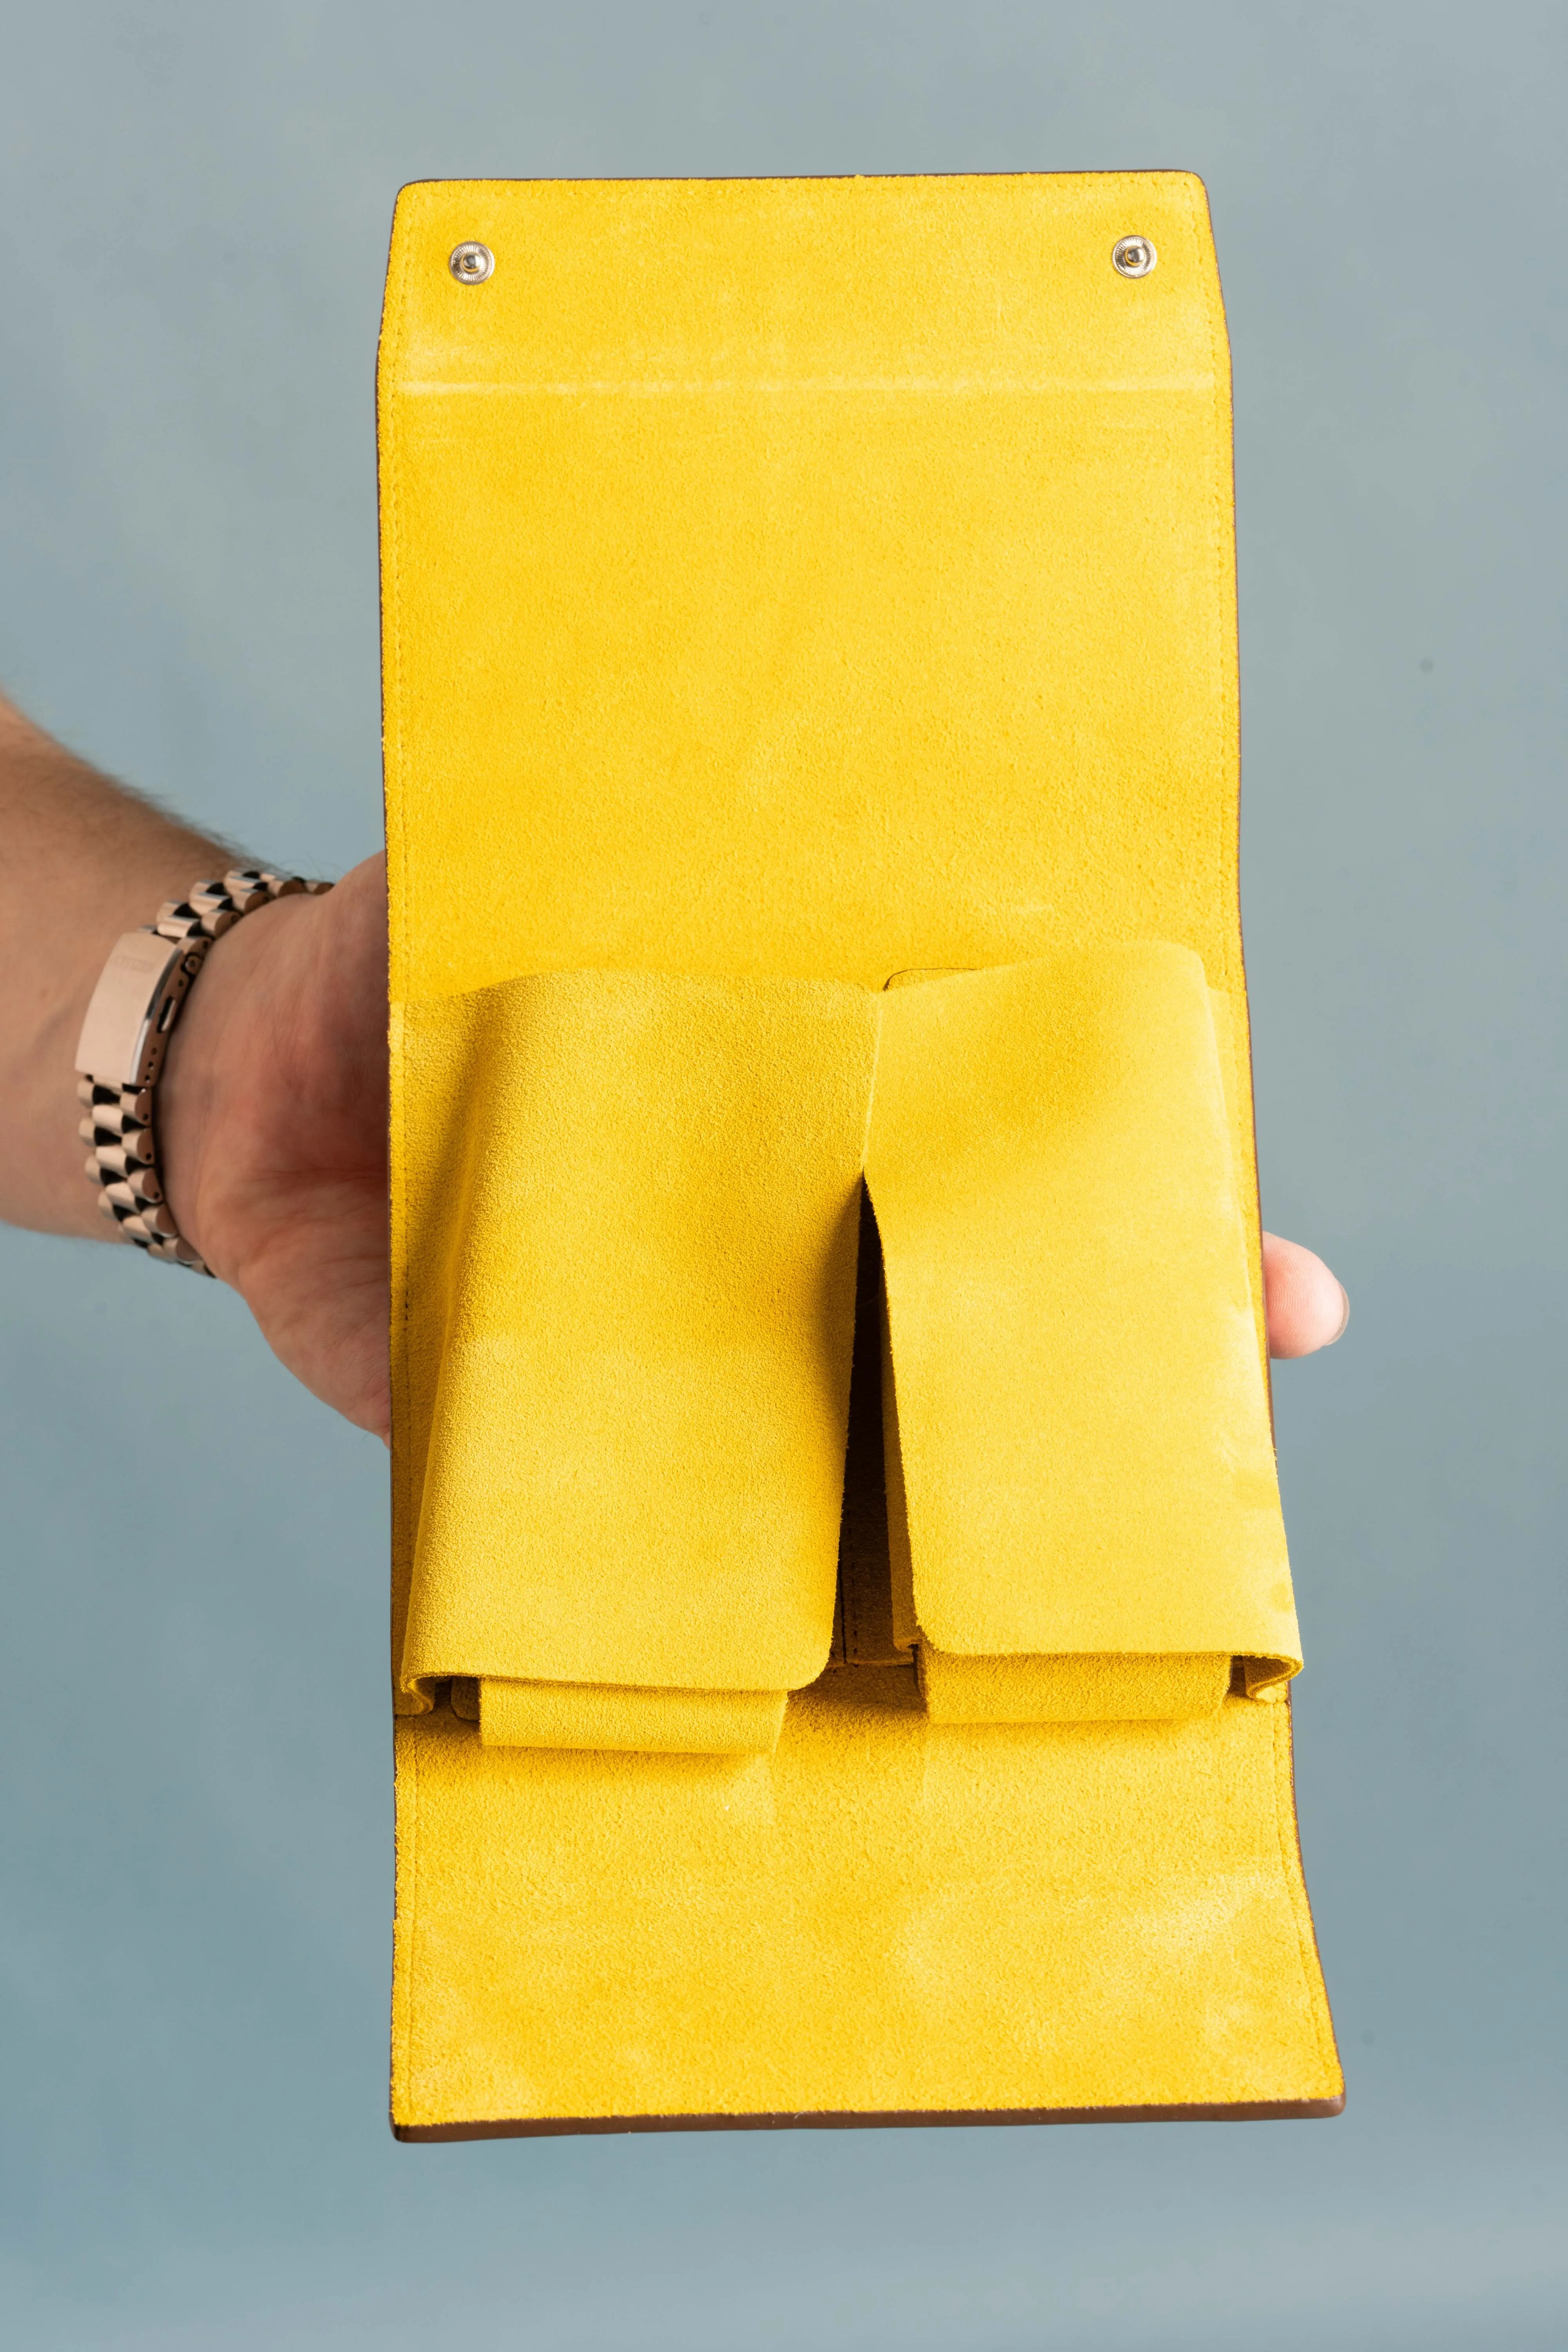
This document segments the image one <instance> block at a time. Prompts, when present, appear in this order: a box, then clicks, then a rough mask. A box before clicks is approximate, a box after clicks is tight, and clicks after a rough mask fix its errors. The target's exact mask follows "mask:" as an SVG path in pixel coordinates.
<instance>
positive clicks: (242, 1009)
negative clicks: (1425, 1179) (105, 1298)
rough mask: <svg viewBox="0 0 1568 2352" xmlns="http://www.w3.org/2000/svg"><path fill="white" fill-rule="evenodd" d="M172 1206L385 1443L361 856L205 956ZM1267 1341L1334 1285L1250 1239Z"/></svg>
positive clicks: (169, 1090) (379, 1215)
mask: <svg viewBox="0 0 1568 2352" xmlns="http://www.w3.org/2000/svg"><path fill="white" fill-rule="evenodd" d="M160 1094H161V1097H162V1103H161V1115H162V1121H163V1135H162V1145H163V1172H164V1181H165V1182H166V1183H167V1185H168V1188H169V1206H170V1208H171V1209H172V1210H173V1212H174V1219H175V1222H176V1223H178V1225H179V1227H180V1230H181V1232H182V1233H183V1234H185V1235H186V1236H187V1238H188V1239H189V1240H190V1241H191V1242H193V1243H194V1244H195V1247H196V1248H197V1249H199V1250H200V1252H201V1254H202V1255H203V1256H204V1257H205V1260H206V1262H207V1264H208V1265H210V1266H211V1267H212V1269H213V1272H214V1273H215V1274H216V1275H218V1276H221V1277H222V1279H223V1280H224V1281H226V1282H229V1283H232V1284H233V1286H234V1287H235V1288H236V1289H237V1291H239V1293H240V1294H241V1296H242V1297H244V1298H245V1300H246V1302H247V1305H248V1306H249V1307H250V1309H251V1311H252V1313H253V1314H254V1315H255V1317H256V1319H257V1321H258V1324H259V1325H260V1326H261V1328H262V1331H263V1333H264V1334H265V1336H266V1338H267V1339H268V1342H269V1343H270V1345H271V1347H272V1348H273V1349H274V1350H275V1351H276V1353H277V1354H278V1355H279V1357H280V1358H281V1360H282V1361H283V1362H284V1363H285V1364H287V1366H288V1367H289V1370H290V1371H291V1372H294V1373H296V1374H297V1375H298V1377H299V1378H300V1380H301V1381H304V1383H305V1386H306V1387H307V1388H308V1389H310V1391H311V1392H312V1394H313V1395H316V1396H319V1397H321V1399H322V1400H323V1401H324V1402H326V1403H328V1404H330V1405H334V1406H335V1407H336V1408H337V1410H338V1412H342V1413H344V1414H346V1415H347V1417H348V1419H349V1420H350V1421H352V1422H353V1423H356V1424H357V1425H358V1426H359V1427H360V1428H361V1429H368V1430H373V1431H374V1433H375V1434H376V1435H377V1436H379V1437H381V1438H385V1437H386V1436H387V1433H388V1430H389V1427H390V1405H389V1398H388V1383H387V1312H388V1310H387V1257H386V875H385V862H384V859H382V858H379V857H372V858H367V859H366V860H365V862H364V864H363V866H355V867H354V868H353V872H352V873H350V874H347V875H345V876H344V877H343V879H342V881H341V882H340V883H339V884H338V886H337V888H336V889H335V890H332V891H330V892H329V893H328V894H327V895H326V896H325V897H324V898H285V899H280V900H279V902H278V904H277V905H276V906H272V907H268V908H261V909H260V910H258V912H257V913H256V914H254V915H250V916H247V918H246V919H245V920H244V921H243V922H241V923H238V924H237V925H236V926H235V928H234V929H233V930H232V931H229V932H227V933H226V935H225V937H224V938H223V939H222V940H219V941H218V943H217V944H216V947H215V948H213V950H211V951H210V953H209V955H208V957H207V961H206V965H205V969H204V971H203V972H202V976H201V980H200V982H199V983H198V985H197V986H196V987H195V989H194V990H193V991H192V992H191V1001H190V1005H189V1008H188V1010H187V1011H186V1013H185V1014H184V1018H183V1019H182V1021H181V1023H180V1025H179V1027H178V1028H177V1029H176V1030H175V1032H174V1039H173V1041H172V1043H171V1045H170V1050H169V1062H168V1068H167V1071H166V1073H165V1075H164V1076H163V1081H162V1084H161V1087H160ZM1263 1273H1264V1283H1265V1288H1266V1294H1267V1298H1268V1347H1269V1352H1270V1354H1271V1355H1275V1356H1307V1355H1310V1354H1311V1353H1312V1352H1313V1350H1314V1349H1318V1348H1323V1347H1327V1346H1329V1345H1331V1342H1332V1341H1333V1340H1335V1339H1338V1338H1339V1336H1340V1334H1341V1332H1342V1330H1343V1328H1344V1326H1345V1322H1346V1320H1347V1318H1348V1316H1349V1313H1350V1308H1349V1305H1348V1302H1347V1300H1346V1298H1345V1294H1344V1292H1343V1290H1342V1288H1341V1286H1340V1285H1339V1284H1338V1282H1336V1281H1335V1279H1334V1277H1333V1276H1332V1275H1331V1273H1330V1271H1329V1269H1328V1267H1327V1266H1326V1265H1324V1264H1323V1262H1322V1260H1321V1258H1319V1257H1314V1256H1313V1255H1312V1253H1311V1251H1310V1250H1306V1249H1302V1248H1300V1246H1299V1245H1298V1244H1296V1243H1295V1242H1286V1241H1280V1240H1279V1239H1278V1237H1277V1236H1276V1235H1275V1234H1265V1235H1264V1236H1263Z"/></svg>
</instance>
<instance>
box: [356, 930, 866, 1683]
mask: <svg viewBox="0 0 1568 2352" xmlns="http://www.w3.org/2000/svg"><path fill="white" fill-rule="evenodd" d="M876 1012H877V1007H876V1003H875V1000H873V999H872V998H871V997H869V996H868V994H867V992H865V990H863V989H858V988H845V987H837V988H835V987H828V986H825V985H823V984H822V983H820V982H792V981H755V980H752V981H741V982H715V981H710V980H689V979H679V978H674V979H671V978H660V977H654V976H649V975H645V974H641V973H620V972H597V973H596V972H584V973H551V974H545V975H543V976H542V977H539V978H531V979H522V980H518V981H514V982H510V983H508V984H506V985H502V986H497V987H494V988H490V989H486V990H482V991H479V992H476V993H475V994H474V995H472V996H465V997H461V998H457V999H448V1000H447V1001H445V1002H438V1003H435V1004H426V1005H421V1006H418V1007H416V1008H413V1009H411V1010H410V1011H409V1013H407V1014H406V1016H405V1018H406V1020H407V1024H408V1032H409V1033H410V1050H411V1052H413V1053H415V1054H416V1055H418V1057H419V1066H420V1067H421V1068H422V1069H424V1068H427V1067H430V1066H438V1071H439V1086H438V1089H437V1090H433V1100H432V1110H433V1111H434V1109H435V1108H436V1104H437V1100H438V1102H439V1104H440V1105H441V1106H444V1107H446V1108H447V1119H448V1120H449V1124H446V1123H441V1122H439V1121H438V1120H437V1118H435V1117H434V1116H432V1117H430V1118H426V1119H425V1120H423V1121H422V1122H421V1125H420V1128H419V1129H418V1131H417V1135H416V1137H414V1138H411V1140H410V1148H409V1150H408V1154H407V1158H406V1160H405V1168H404V1175H405V1182H406V1184H407V1186H408V1199H409V1237H410V1245H411V1255H410V1262H409V1267H408V1273H407V1286H408V1297H409V1299H410V1302H411V1307H412V1309H413V1313H414V1318H415V1319H416V1322H418V1323H419V1324H420V1325H421V1326H422V1327H423V1328H425V1330H426V1332H427V1333H429V1334H430V1345H431V1365H430V1369H431V1375H432V1377H431V1378H430V1380H429V1382H428V1389H429V1402H428V1406H427V1414H428V1419H427V1423H426V1428H427V1434H426V1437H425V1443H424V1454H425V1461H424V1470H423V1480H422V1492H421V1495H420V1499H419V1505H418V1538H417V1544H416V1554H415V1560H414V1573H413V1578H412V1583H411V1593H410V1605H409V1609H408V1613H407V1619H406V1624H405V1633H404V1644H403V1672H402V1681H403V1685H404V1689H405V1694H408V1695H416V1694H417V1693H418V1692H419V1690H420V1688H421V1686H422V1685H428V1684H429V1683H430V1682H432V1681H434V1680H436V1679H437V1678H440V1677H442V1676H449V1675H464V1676H474V1677H479V1678H481V1679H482V1678H485V1677H489V1676H493V1677H495V1678H497V1679H498V1680H507V1681H526V1682H583V1683H599V1684H623V1683H624V1684H629V1685H637V1686H652V1687H658V1686H663V1685H668V1686H670V1687H673V1688H677V1689H690V1688H697V1689H702V1688H710V1689H731V1690H746V1691H758V1690H784V1689H789V1688H796V1687H799V1686H800V1685H803V1684H805V1683H808V1682H811V1681H812V1680H813V1679H814V1678H815V1677H816V1675H819V1674H820V1673H821V1671H822V1669H823V1667H824V1666H825V1665H826V1663H827V1654H828V1646H829V1643H830V1642H831V1639H832V1633H833V1607H834V1589H835V1580H836V1575H837V1543H838V1516H839V1502H840V1497H841V1495H842V1492H843V1486H844V1431H845V1423H846V1418H847V1412H848V1393H849V1363H850V1350H851V1346H852V1341H853V1335H854V1318H855V1262H856V1237H857V1230H858V1213H859V1186H860V1171H861V1165H862V1160H863V1155H864V1150H865V1131H866V1115H867V1107H868V1101H869V1098H870V1091H871V1071H872V1061H873V1056H874V1054H875V1049H876ZM413 1033H416V1034H413ZM454 1064H456V1067H454ZM437 1335H438V1339H437Z"/></svg>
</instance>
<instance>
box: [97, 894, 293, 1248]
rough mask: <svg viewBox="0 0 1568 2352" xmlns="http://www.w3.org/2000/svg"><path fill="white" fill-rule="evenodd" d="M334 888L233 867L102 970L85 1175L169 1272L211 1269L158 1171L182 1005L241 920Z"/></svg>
mask: <svg viewBox="0 0 1568 2352" xmlns="http://www.w3.org/2000/svg"><path fill="white" fill-rule="evenodd" d="M331 887H332V886H331V883H330V882H308V881H307V880H306V879H305V877H304V876H303V875H300V874H273V873H270V872H268V870H267V869H266V868H265V867H263V866H232V867H231V868H230V869H229V871H228V872H227V873H226V875H225V876H224V877H223V880H222V881H221V882H198V883H197V884H196V886H195V889H194V890H192V891H191V892H190V894H189V896H188V897H186V898H169V899H167V900H165V902H164V904H163V906H162V907H160V908H159V909H158V914H157V918H156V919H155V920H154V921H153V922H152V923H150V924H148V925H147V926H146V927H145V928H144V929H141V930H137V931H127V932H126V934H125V936H124V938H123V939H121V940H116V942H115V945H114V948H113V950H112V952H111V953H110V958H109V961H108V962H107V963H106V964H105V965H104V968H103V973H102V977H101V978H100V981H99V983H98V986H97V988H96V989H95V990H94V991H93V995H92V1002H91V1003H90V1004H89V1006H88V1009H87V1018H86V1020H85V1021H84V1022H83V1023H82V1028H81V1037H80V1041H79V1044H78V1046H77V1055H76V1066H77V1071H78V1079H77V1090H76V1091H77V1099H78V1101H79V1102H80V1103H81V1105H82V1106H83V1108H84V1110H85V1112H86V1116H85V1118H82V1119H81V1121H80V1122H79V1127H78V1133H79V1135H80V1137H81V1139H82V1141H83V1142H84V1143H86V1144H89V1145H90V1146H91V1150H90V1151H89V1156H88V1160H87V1173H88V1178H89V1181H90V1182H91V1183H92V1184H93V1185H94V1186H95V1187H96V1188H97V1192H98V1205H99V1207H100V1209H101V1210H102V1212H103V1213H104V1215H105V1216H106V1217H109V1218H111V1219H112V1220H113V1222H114V1223H115V1224H117V1225H118V1226H119V1228H120V1231H121V1233H122V1234H124V1235H125V1237H126V1239H127V1240H128V1241H132V1242H134V1243H135V1244H136V1245H137V1247H138V1248H139V1249H144V1250H146V1251H147V1253H148V1254H149V1255H150V1256H153V1257H157V1258H162V1259H163V1261H164V1262H165V1264H167V1265H184V1266H188V1267H189V1268H190V1270H191V1272H192V1273H193V1274H205V1275H210V1274H211V1272H212V1268H211V1267H210V1266H209V1265H206V1264H205V1262H204V1260H203V1259H202V1256H201V1255H200V1253H199V1251H197V1250H196V1249H195V1248H194V1247H193V1246H192V1244H190V1243H189V1242H188V1241H186V1239H185V1237H184V1234H182V1233H181V1232H180V1230H179V1228H178V1227H177V1225H176V1224H175V1223H174V1218H173V1217H172V1216H171V1215H170V1213H169V1206H168V1203H167V1202H166V1201H165V1200H164V1197H163V1182H162V1180H161V1178H160V1176H159V1172H158V1129H157V1120H156V1117H155V1113H154V1108H153V1105H154V1098H155V1093H156V1088H157V1083H158V1079H159V1076H160V1075H161V1074H162V1071H163V1057H164V1055H165V1054H166V1052H167V1050H168V1045H169V1039H170V1036H171V1035H172V1034H173V1032H174V1024H175V1022H176V1021H177V1020H178V1019H179V1017H180V1008H181V1006H182V1005H183V1004H184V1001H185V998H186V996H187V995H188V993H189V992H190V987H191V983H192V982H193V981H194V980H195V976H196V974H197V972H199V971H200V970H201V968H202V963H203V961H204V959H205V956H206V953H207V950H208V949H209V948H210V947H211V946H212V943H213V941H214V940H219V939H221V938H222V937H223V935H224V933H225V931H226V930H229V929H232V928H233V926H234V925H235V924H236V923H237V922H238V921H239V920H240V919H241V917H242V916H245V915H249V914H253V913H254V912H255V910H256V909H257V908H258V907H266V906H269V905H270V904H271V902H272V900H273V899H274V898H296V897H298V896H300V894H301V893H305V894H307V895H309V896H310V897H311V898H319V897H320V896H321V893H322V891H324V890H330V889H331Z"/></svg>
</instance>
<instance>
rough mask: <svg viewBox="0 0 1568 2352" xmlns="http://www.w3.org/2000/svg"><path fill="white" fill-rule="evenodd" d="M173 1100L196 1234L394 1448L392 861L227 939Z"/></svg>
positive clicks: (169, 1137) (294, 1363)
mask: <svg viewBox="0 0 1568 2352" xmlns="http://www.w3.org/2000/svg"><path fill="white" fill-rule="evenodd" d="M158 1094H159V1113H158V1116H159V1129H160V1137H159V1142H160V1150H159V1157H160V1161H161V1164H162V1169H163V1182H164V1185H165V1188H166V1191H167V1194H168V1201H169V1207H170V1210H171V1212H172V1213H173V1215H174V1222H175V1223H176V1224H177V1225H178V1226H179V1228H180V1231H181V1232H182V1233H183V1234H184V1235H185V1237H186V1239H187V1240H188V1241H190V1242H191V1243H192V1244H194V1245H195V1248H197V1249H198V1250H199V1251H200V1252H201V1254H202V1256H203V1257H204V1258H205V1260H206V1263H207V1264H208V1265H209V1266H211V1268H212V1270H213V1272H214V1273H215V1274H216V1275H217V1276H219V1277H220V1279H222V1280H223V1281H225V1282H227V1283H231V1284H232V1285H233V1286H234V1287H235V1289H236V1290H237V1291H238V1292H239V1294H240V1296H241V1297H243V1298H244V1300H245V1302H246V1304H247V1306H248V1307H249V1308H250V1310H251V1313H252V1314H253V1315H254V1316H255V1318H256V1319H257V1322H258V1324H259V1325H260V1327H261V1330H262V1334H263V1336H264V1337H265V1339H267V1341H268V1345H269V1346H270V1347H271V1348H272V1349H273V1351H274V1353H275V1354H276V1355H277V1356H278V1357H279V1359H280V1360H281V1361H282V1362H283V1363H285V1364H286V1365H287V1366H288V1368H289V1370H290V1371H291V1372H293V1373H294V1374H295V1375H296V1377H297V1378H298V1379H300V1380H301V1381H303V1382H304V1384H305V1386H306V1387H307V1388H308V1389H309V1390H310V1392H311V1394H312V1395H314V1396H318V1397H320V1398H321V1400H322V1402H324V1403H326V1404H330V1405H332V1406H335V1407H336V1409H337V1411H338V1412H341V1413H343V1414H344V1415H346V1417H347V1418H348V1419H349V1420H350V1421H352V1422H353V1423H355V1424H356V1426H357V1427H359V1428H361V1429H368V1430H371V1431H373V1432H374V1434H375V1435H376V1436H378V1437H380V1438H383V1439H386V1438H388V1436H389V1433H390V1430H391V1400H390V1390H389V1381H388V1369H387V1326H388V1282H387V1221H386V861H385V859H384V857H367V858H366V859H365V861H364V863H363V865H362V866H354V867H353V870H352V871H351V872H350V873H348V874H345V875H344V877H343V878H342V881H341V882H340V883H339V884H338V885H337V887H336V888H335V889H332V890H329V891H327V892H326V893H325V894H324V895H323V896H322V897H321V898H279V900H277V901H276V902H275V904H273V905H272V906H270V907H265V908H258V911H257V912H256V913H255V914H254V915H248V916H247V917H246V919H245V920H244V921H243V922H239V923H237V924H236V925H235V926H234V928H233V929H232V930H229V931H226V933H225V934H224V936H223V938H222V939H221V940H217V941H216V944H215V945H214V946H213V948H212V949H210V950H209V951H208V954H207V958H206V961H205V965H204V967H203V970H202V974H201V978H200V981H199V982H198V984H197V985H196V986H195V988H194V989H193V990H192V991H191V996H190V1002H189V1003H188V1004H187V1006H186V1008H185V1011H184V1016H183V1018H182V1019H181V1021H180V1023H179V1024H178V1026H177V1027H176V1028H175V1031H174V1035H173V1037H172V1038H171V1039H170V1043H169V1054H168V1060H167V1063H166V1066H165V1068H164V1072H163V1077H162V1079H161V1080H160V1082H159V1088H158Z"/></svg>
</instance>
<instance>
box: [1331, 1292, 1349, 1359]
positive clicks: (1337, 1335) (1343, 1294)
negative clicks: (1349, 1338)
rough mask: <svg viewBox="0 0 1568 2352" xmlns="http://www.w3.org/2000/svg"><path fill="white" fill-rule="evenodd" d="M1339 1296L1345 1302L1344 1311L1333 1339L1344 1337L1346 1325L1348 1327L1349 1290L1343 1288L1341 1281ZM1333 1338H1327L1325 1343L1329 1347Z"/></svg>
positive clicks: (1332, 1342)
mask: <svg viewBox="0 0 1568 2352" xmlns="http://www.w3.org/2000/svg"><path fill="white" fill-rule="evenodd" d="M1340 1297H1342V1299H1343V1300H1344V1302H1345V1311H1344V1313H1343V1314H1342V1316H1341V1317H1340V1322H1339V1328H1338V1330H1337V1331H1336V1332H1335V1333H1334V1339H1343V1338H1344V1336H1345V1331H1346V1328H1347V1327H1348V1325H1349V1323H1350V1319H1351V1295H1350V1292H1349V1291H1348V1290H1347V1289H1346V1288H1345V1286H1344V1284H1343V1283H1341V1284H1340ZM1334 1339H1331V1340H1329V1341H1328V1343H1327V1344H1328V1345H1329V1346H1330V1347H1332V1346H1333V1344H1334Z"/></svg>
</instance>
